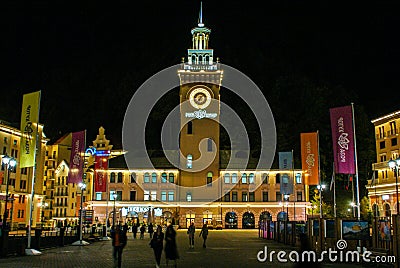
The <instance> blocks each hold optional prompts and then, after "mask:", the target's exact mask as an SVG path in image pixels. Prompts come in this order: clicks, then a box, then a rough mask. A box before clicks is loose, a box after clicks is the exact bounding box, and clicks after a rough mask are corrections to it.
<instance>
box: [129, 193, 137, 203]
mask: <svg viewBox="0 0 400 268" xmlns="http://www.w3.org/2000/svg"><path fill="white" fill-rule="evenodd" d="M129 200H130V201H136V191H130V196H129Z"/></svg>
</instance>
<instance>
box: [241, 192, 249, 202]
mask: <svg viewBox="0 0 400 268" xmlns="http://www.w3.org/2000/svg"><path fill="white" fill-rule="evenodd" d="M247 201H249V197H248V195H247V192H242V202H247Z"/></svg>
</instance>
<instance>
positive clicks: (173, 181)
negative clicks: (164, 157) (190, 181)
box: [168, 173, 175, 183]
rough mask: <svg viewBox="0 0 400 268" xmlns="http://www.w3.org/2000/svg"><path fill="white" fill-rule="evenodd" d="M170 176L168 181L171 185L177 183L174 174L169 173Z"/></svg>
mask: <svg viewBox="0 0 400 268" xmlns="http://www.w3.org/2000/svg"><path fill="white" fill-rule="evenodd" d="M168 176H169V177H168V181H169V182H170V183H175V176H174V173H169V175H168Z"/></svg>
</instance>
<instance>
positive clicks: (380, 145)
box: [379, 141, 385, 149]
mask: <svg viewBox="0 0 400 268" xmlns="http://www.w3.org/2000/svg"><path fill="white" fill-rule="evenodd" d="M379 149H385V141H381V142H380V143H379Z"/></svg>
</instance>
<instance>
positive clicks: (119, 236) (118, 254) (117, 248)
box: [111, 225, 127, 268]
mask: <svg viewBox="0 0 400 268" xmlns="http://www.w3.org/2000/svg"><path fill="white" fill-rule="evenodd" d="M111 238H112V246H113V258H114V267H118V268H121V263H122V250H123V249H124V247H125V245H126V242H127V237H126V232H125V231H124V230H123V229H122V228H121V226H120V225H117V226H114V227H113V228H112V230H111Z"/></svg>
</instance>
